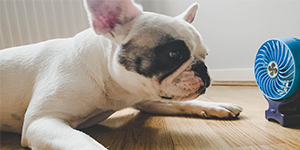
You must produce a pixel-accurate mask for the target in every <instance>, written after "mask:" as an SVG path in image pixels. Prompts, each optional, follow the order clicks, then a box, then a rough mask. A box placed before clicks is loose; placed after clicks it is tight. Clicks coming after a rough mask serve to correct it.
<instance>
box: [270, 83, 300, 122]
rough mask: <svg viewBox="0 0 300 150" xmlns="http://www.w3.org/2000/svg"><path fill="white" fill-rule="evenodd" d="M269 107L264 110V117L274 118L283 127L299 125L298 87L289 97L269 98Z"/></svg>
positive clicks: (299, 96) (299, 99) (299, 98)
mask: <svg viewBox="0 0 300 150" xmlns="http://www.w3.org/2000/svg"><path fill="white" fill-rule="evenodd" d="M265 98H266V100H267V101H268V102H269V109H268V110H266V119H268V120H269V121H272V120H275V121H277V122H278V123H279V124H281V125H282V126H285V127H291V126H300V87H299V88H298V90H297V91H296V92H295V93H294V94H293V95H292V96H290V97H289V98H286V99H282V100H271V99H269V98H267V97H265Z"/></svg>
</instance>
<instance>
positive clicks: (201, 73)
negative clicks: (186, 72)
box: [192, 60, 210, 92]
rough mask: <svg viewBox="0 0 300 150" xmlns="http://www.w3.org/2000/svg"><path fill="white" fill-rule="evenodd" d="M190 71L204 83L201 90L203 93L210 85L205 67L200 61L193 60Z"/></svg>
mask: <svg viewBox="0 0 300 150" xmlns="http://www.w3.org/2000/svg"><path fill="white" fill-rule="evenodd" d="M192 70H193V71H194V72H195V75H196V76H198V77H200V78H201V79H202V81H203V83H204V86H203V89H204V90H201V91H203V92H205V88H207V87H209V85H210V77H209V75H208V72H207V67H206V65H205V64H204V62H203V61H201V60H194V61H193V63H192Z"/></svg>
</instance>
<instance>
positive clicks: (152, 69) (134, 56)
mask: <svg viewBox="0 0 300 150" xmlns="http://www.w3.org/2000/svg"><path fill="white" fill-rule="evenodd" d="M144 25H145V24H144ZM183 39H184V38H180V36H179V34H178V33H177V32H176V30H175V28H173V27H171V26H170V27H167V26H166V25H161V26H154V27H150V26H149V27H147V28H145V27H144V28H143V29H141V30H140V31H139V32H137V33H136V34H134V35H133V37H132V38H131V39H130V40H129V41H128V42H127V43H124V44H123V45H122V49H121V50H120V52H119V63H120V64H121V65H123V66H124V67H125V68H126V69H127V70H128V71H134V72H136V73H138V74H140V75H143V76H145V77H147V78H152V77H153V76H156V77H158V78H161V79H162V78H164V77H165V76H167V75H168V74H170V73H172V72H173V71H175V70H176V69H177V68H178V67H180V66H181V65H182V64H183V63H184V62H186V61H187V60H188V59H189V58H190V57H191V52H190V49H189V47H188V45H187V43H186V42H185V41H184V40H183Z"/></svg>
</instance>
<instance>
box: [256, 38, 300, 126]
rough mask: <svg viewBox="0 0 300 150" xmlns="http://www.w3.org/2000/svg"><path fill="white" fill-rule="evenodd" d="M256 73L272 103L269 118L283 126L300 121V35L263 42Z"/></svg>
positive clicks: (260, 85) (257, 79)
mask: <svg viewBox="0 0 300 150" xmlns="http://www.w3.org/2000/svg"><path fill="white" fill-rule="evenodd" d="M254 74H255V79H256V83H257V85H258V87H259V89H260V90H261V91H262V93H263V95H264V97H265V98H266V100H267V101H268V103H269V109H268V110H266V114H265V115H266V119H268V120H274V121H277V122H278V123H280V124H281V125H282V126H298V125H300V86H299V85H300V39H297V38H292V37H283V38H276V39H271V40H268V41H266V42H265V43H263V44H262V46H261V47H260V48H259V50H258V52H257V54H256V58H255V63H254Z"/></svg>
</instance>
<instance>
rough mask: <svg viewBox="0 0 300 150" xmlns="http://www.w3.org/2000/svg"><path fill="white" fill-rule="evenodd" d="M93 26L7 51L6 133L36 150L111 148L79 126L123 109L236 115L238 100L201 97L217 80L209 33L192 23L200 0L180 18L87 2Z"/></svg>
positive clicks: (117, 1)
mask: <svg viewBox="0 0 300 150" xmlns="http://www.w3.org/2000/svg"><path fill="white" fill-rule="evenodd" d="M84 4H85V7H86V10H87V13H88V17H89V21H90V24H91V27H92V28H90V29H87V30H85V31H82V32H80V33H78V34H77V35H75V36H74V37H72V38H68V39H54V40H49V41H46V42H41V43H37V44H32V45H27V46H20V47H13V48H9V49H5V50H1V51H0V73H1V87H0V90H1V95H0V98H1V105H0V111H1V112H0V113H1V130H2V131H9V132H16V133H22V142H21V143H22V146H24V147H30V148H31V149H70V150H74V149H91V150H96V149H106V148H105V147H104V146H102V145H101V144H100V143H98V142H97V141H95V140H94V139H93V138H91V137H89V136H88V135H86V134H84V133H83V132H80V131H78V130H76V129H81V128H86V127H89V126H92V125H95V124H97V123H99V122H101V121H103V120H105V119H106V118H107V117H108V116H110V115H111V114H112V113H114V112H115V111H117V110H120V109H122V108H125V107H134V108H136V109H138V110H141V111H145V112H150V113H157V114H170V115H173V114H174V115H176V114H190V115H195V114H197V115H200V116H203V117H212V116H214V117H218V118H228V117H229V118H230V117H236V116H238V115H239V113H240V112H241V111H242V109H241V108H240V107H239V106H237V105H234V104H229V103H214V102H202V101H199V100H193V99H195V98H197V97H198V96H199V95H201V94H203V93H204V92H205V89H206V88H207V87H208V86H209V85H210V77H209V75H208V73H207V68H206V66H205V64H204V59H205V57H206V55H207V51H206V48H205V47H204V46H203V42H202V41H201V37H200V35H199V33H198V32H197V31H196V30H195V28H194V27H193V26H192V25H191V24H190V23H191V22H192V21H193V20H194V17H195V14H196V11H197V8H198V4H193V5H192V6H190V7H189V8H188V9H187V10H186V11H185V12H183V13H182V14H181V15H179V16H177V17H175V18H172V17H168V16H164V15H160V14H155V13H149V12H143V11H142V10H140V9H139V7H138V6H137V5H136V4H135V3H134V2H133V1H131V0H87V1H85V2H84Z"/></svg>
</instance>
